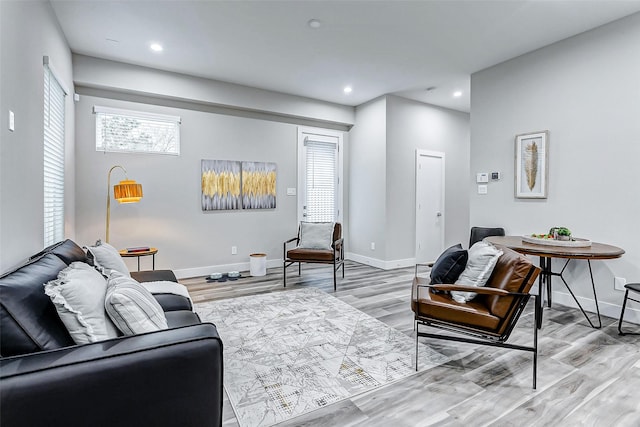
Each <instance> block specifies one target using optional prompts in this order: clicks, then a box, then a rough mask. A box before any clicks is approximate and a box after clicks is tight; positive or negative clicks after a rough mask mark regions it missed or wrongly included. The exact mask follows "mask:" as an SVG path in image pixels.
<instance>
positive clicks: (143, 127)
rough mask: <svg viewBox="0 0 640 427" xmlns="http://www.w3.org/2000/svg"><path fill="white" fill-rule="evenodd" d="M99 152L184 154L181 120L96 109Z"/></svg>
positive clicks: (114, 109)
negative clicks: (182, 149) (181, 151)
mask: <svg viewBox="0 0 640 427" xmlns="http://www.w3.org/2000/svg"><path fill="white" fill-rule="evenodd" d="M93 111H94V113H95V115H96V151H124V152H143V153H157V154H176V155H177V154H180V126H179V124H180V117H177V116H169V115H165V114H153V113H146V112H142V111H132V110H123V109H120V108H109V107H99V106H95V107H93Z"/></svg>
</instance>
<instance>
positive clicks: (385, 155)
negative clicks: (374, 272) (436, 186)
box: [349, 96, 469, 268]
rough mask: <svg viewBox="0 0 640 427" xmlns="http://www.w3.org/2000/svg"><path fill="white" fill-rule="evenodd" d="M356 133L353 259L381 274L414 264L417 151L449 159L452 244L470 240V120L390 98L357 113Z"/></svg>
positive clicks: (353, 142) (448, 233)
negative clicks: (375, 267)
mask: <svg viewBox="0 0 640 427" xmlns="http://www.w3.org/2000/svg"><path fill="white" fill-rule="evenodd" d="M350 134H351V144H350V150H351V151H350V162H349V177H350V186H349V188H350V193H349V207H350V213H349V227H350V230H351V232H350V236H349V238H350V242H351V247H350V253H349V257H350V258H351V259H354V260H356V261H359V262H363V263H367V264H371V265H374V266H377V267H380V268H395V267H401V266H407V265H411V264H413V263H414V262H415V242H416V238H415V152H416V149H422V150H433V151H442V152H444V153H445V155H446V186H445V200H446V206H445V209H446V212H448V213H447V221H446V229H445V242H446V243H449V244H454V243H458V242H462V243H465V242H466V241H468V238H469V216H468V212H469V204H468V200H469V195H468V185H467V183H468V180H469V115H468V114H466V113H460V112H458V111H453V110H448V109H445V108H441V107H436V106H432V105H428V104H423V103H420V102H417V101H412V100H408V99H404V98H400V97H397V96H385V97H382V98H379V99H377V100H374V101H372V102H369V103H367V104H364V105H362V106H359V107H357V108H356V125H355V126H354V127H353V128H352V130H351V132H350ZM371 242H375V250H371V248H370V244H371Z"/></svg>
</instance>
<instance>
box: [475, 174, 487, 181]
mask: <svg viewBox="0 0 640 427" xmlns="http://www.w3.org/2000/svg"><path fill="white" fill-rule="evenodd" d="M476 182H477V183H481V182H489V174H488V173H487V172H480V173H477V174H476Z"/></svg>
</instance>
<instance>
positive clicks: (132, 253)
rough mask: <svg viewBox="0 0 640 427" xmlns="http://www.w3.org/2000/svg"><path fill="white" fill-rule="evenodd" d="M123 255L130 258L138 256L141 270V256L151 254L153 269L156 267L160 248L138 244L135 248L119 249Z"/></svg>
mask: <svg viewBox="0 0 640 427" xmlns="http://www.w3.org/2000/svg"><path fill="white" fill-rule="evenodd" d="M118 253H119V254H120V256H121V257H124V258H129V257H136V258H138V271H140V257H143V256H151V257H152V258H151V263H152V264H151V269H152V270H155V269H156V254H157V253H158V248H151V247H147V246H138V247H134V248H127V249H122V250H120V251H118Z"/></svg>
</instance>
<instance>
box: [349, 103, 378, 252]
mask: <svg viewBox="0 0 640 427" xmlns="http://www.w3.org/2000/svg"><path fill="white" fill-rule="evenodd" d="M386 111H387V101H386V99H385V98H384V97H383V98H378V99H376V100H373V101H370V102H368V103H366V104H363V105H360V106H358V107H357V108H356V123H357V124H356V125H355V126H354V127H353V128H351V131H350V132H349V136H350V138H349V168H348V173H349V186H348V188H349V199H348V203H349V219H348V223H349V235H348V241H349V258H351V259H354V260H357V261H359V262H366V263H369V264H372V265H378V263H379V262H380V261H382V260H384V259H385V255H384V254H385V245H386V242H385V239H386V237H385V230H384V225H385V206H386V179H387V166H386V143H387V136H386V135H387V124H386V121H387V112H386ZM345 240H346V239H345ZM371 242H374V243H375V250H371V249H370V244H371Z"/></svg>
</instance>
